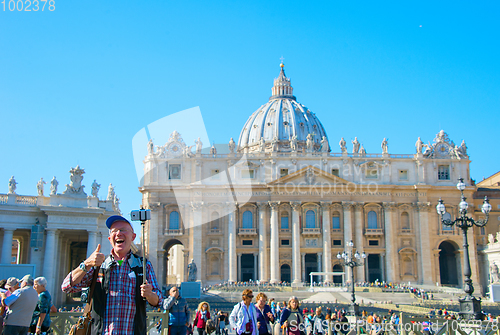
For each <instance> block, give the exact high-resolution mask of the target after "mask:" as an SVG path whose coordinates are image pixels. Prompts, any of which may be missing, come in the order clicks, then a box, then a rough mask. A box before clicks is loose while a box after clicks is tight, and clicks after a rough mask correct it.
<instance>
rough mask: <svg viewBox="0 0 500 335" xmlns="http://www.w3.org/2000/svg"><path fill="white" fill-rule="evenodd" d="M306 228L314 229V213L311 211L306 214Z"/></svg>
mask: <svg viewBox="0 0 500 335" xmlns="http://www.w3.org/2000/svg"><path fill="white" fill-rule="evenodd" d="M306 228H316V213H314V211H313V210H308V211H307V212H306Z"/></svg>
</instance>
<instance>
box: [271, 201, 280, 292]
mask: <svg viewBox="0 0 500 335" xmlns="http://www.w3.org/2000/svg"><path fill="white" fill-rule="evenodd" d="M278 206H279V201H269V207H271V248H270V254H271V255H270V256H271V268H270V270H271V280H270V281H269V282H270V283H271V284H274V283H277V282H279V279H278V275H279V265H280V254H279V231H278V229H279V226H278Z"/></svg>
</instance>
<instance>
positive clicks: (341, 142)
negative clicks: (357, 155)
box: [339, 137, 347, 154]
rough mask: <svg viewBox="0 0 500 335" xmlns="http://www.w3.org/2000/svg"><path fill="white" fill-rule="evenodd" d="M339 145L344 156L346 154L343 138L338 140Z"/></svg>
mask: <svg viewBox="0 0 500 335" xmlns="http://www.w3.org/2000/svg"><path fill="white" fill-rule="evenodd" d="M339 145H340V151H341V152H342V153H343V154H346V153H347V147H346V142H345V140H344V138H343V137H342V138H341V139H340V142H339Z"/></svg>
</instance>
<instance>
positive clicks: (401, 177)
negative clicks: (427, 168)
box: [399, 170, 408, 180]
mask: <svg viewBox="0 0 500 335" xmlns="http://www.w3.org/2000/svg"><path fill="white" fill-rule="evenodd" d="M399 180H408V170H399Z"/></svg>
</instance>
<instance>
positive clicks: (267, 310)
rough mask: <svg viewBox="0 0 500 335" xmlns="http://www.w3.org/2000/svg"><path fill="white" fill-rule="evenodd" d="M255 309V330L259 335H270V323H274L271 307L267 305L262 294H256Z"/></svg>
mask: <svg viewBox="0 0 500 335" xmlns="http://www.w3.org/2000/svg"><path fill="white" fill-rule="evenodd" d="M255 308H256V309H257V328H258V329H259V334H260V335H272V333H273V330H272V326H271V322H274V315H273V313H272V312H271V307H270V306H269V305H268V304H267V296H266V295H265V294H264V293H259V294H257V297H256V298H255Z"/></svg>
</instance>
